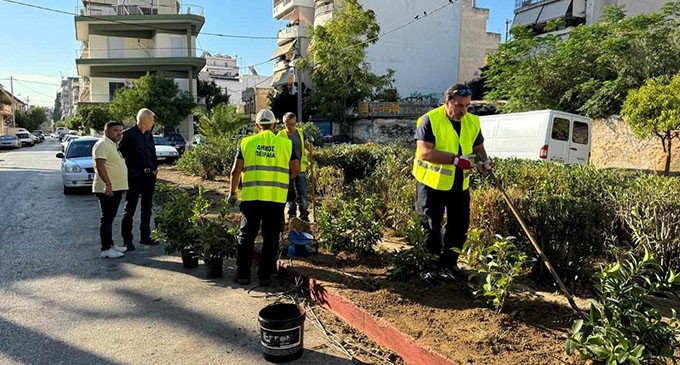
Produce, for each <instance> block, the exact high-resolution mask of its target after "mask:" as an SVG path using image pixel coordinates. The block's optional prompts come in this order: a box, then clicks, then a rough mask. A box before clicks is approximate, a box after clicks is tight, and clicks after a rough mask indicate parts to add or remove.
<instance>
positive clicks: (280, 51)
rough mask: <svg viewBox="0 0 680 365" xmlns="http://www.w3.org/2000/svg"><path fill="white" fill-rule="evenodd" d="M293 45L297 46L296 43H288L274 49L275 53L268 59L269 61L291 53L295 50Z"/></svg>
mask: <svg viewBox="0 0 680 365" xmlns="http://www.w3.org/2000/svg"><path fill="white" fill-rule="evenodd" d="M295 44H297V41H294V42H288V43H286V44H284V45H282V46H279V47H278V48H277V49H276V52H274V54H273V55H272V57H271V58H270V60H273V59H274V58H278V57H281V56H283V55H285V54H288V53H289V52H290V51H292V50H293V49H295Z"/></svg>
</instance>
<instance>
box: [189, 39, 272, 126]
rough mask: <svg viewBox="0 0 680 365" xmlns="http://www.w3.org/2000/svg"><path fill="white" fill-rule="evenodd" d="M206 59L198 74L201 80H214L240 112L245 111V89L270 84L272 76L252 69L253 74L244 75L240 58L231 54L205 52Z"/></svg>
mask: <svg viewBox="0 0 680 365" xmlns="http://www.w3.org/2000/svg"><path fill="white" fill-rule="evenodd" d="M202 57H204V58H205V59H206V63H205V67H203V70H201V72H200V73H199V74H198V79H199V80H201V81H214V82H215V84H217V86H218V87H220V89H222V91H223V92H225V93H226V94H227V95H229V104H231V105H235V106H236V107H237V108H238V111H239V112H240V113H245V104H244V102H243V95H242V93H243V91H244V90H246V89H247V88H249V87H256V86H268V85H269V83H267V82H268V81H269V79H271V76H263V75H258V74H257V72H256V71H255V70H254V69H251V72H252V73H253V74H252V75H243V74H241V73H240V72H239V70H240V68H239V66H238V60H237V59H236V58H235V57H231V56H229V55H222V54H216V55H212V54H210V53H207V52H204V53H203V56H202Z"/></svg>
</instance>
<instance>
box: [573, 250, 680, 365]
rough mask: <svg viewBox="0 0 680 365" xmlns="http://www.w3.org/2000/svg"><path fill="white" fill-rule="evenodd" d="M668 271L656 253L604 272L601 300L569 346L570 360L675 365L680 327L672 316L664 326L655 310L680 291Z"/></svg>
mask: <svg viewBox="0 0 680 365" xmlns="http://www.w3.org/2000/svg"><path fill="white" fill-rule="evenodd" d="M661 272H662V268H661V266H660V265H659V264H658V262H657V261H656V260H655V258H654V256H653V255H652V254H651V253H650V251H649V250H648V249H647V248H645V255H644V257H643V258H642V259H641V260H640V259H639V258H638V257H636V256H635V255H633V254H630V255H629V256H628V258H627V259H626V260H624V261H617V262H616V263H615V264H612V265H609V266H607V267H604V266H603V267H602V268H601V270H600V272H598V273H597V274H595V279H596V280H597V281H598V283H597V284H596V285H595V290H596V293H597V299H596V300H593V301H592V303H591V306H590V312H589V315H588V317H587V318H585V319H579V320H577V321H575V322H574V325H573V327H572V333H571V334H570V335H569V337H568V338H567V340H566V343H565V344H566V348H567V352H568V353H569V354H573V353H574V352H576V351H578V352H579V353H580V354H581V356H582V357H583V358H587V359H592V360H596V361H602V362H606V363H607V364H663V363H666V360H671V361H673V363H675V362H676V361H677V360H678V359H680V357H679V356H677V355H676V351H677V350H678V349H680V323H679V322H678V320H677V318H676V312H675V309H673V310H672V317H671V319H670V322H668V323H667V322H664V321H663V320H662V316H661V314H660V313H659V311H658V310H657V309H654V308H653V307H652V304H651V300H652V296H653V295H655V294H661V293H670V292H673V291H674V290H677V288H678V287H680V276H676V275H675V273H673V272H672V271H671V272H669V273H668V274H666V275H665V276H662V274H661Z"/></svg>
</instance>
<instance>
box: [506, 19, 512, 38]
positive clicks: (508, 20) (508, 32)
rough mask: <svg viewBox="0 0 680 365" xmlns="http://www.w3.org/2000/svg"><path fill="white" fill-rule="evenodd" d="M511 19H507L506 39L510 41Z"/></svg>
mask: <svg viewBox="0 0 680 365" xmlns="http://www.w3.org/2000/svg"><path fill="white" fill-rule="evenodd" d="M510 23H511V21H510V19H505V41H506V42H507V41H508V36H509V35H510Z"/></svg>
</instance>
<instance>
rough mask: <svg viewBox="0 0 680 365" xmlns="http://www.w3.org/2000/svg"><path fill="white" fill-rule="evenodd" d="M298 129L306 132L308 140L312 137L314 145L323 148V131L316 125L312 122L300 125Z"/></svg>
mask: <svg viewBox="0 0 680 365" xmlns="http://www.w3.org/2000/svg"><path fill="white" fill-rule="evenodd" d="M296 128H297V129H299V130H301V131H302V132H304V133H305V135H306V136H308V138H309V137H311V138H312V139H313V141H314V142H312V144H313V145H315V146H317V147H321V146H322V145H323V136H322V135H321V130H320V129H319V127H317V126H316V124H314V123H312V122H307V123H298V124H297V126H296Z"/></svg>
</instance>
